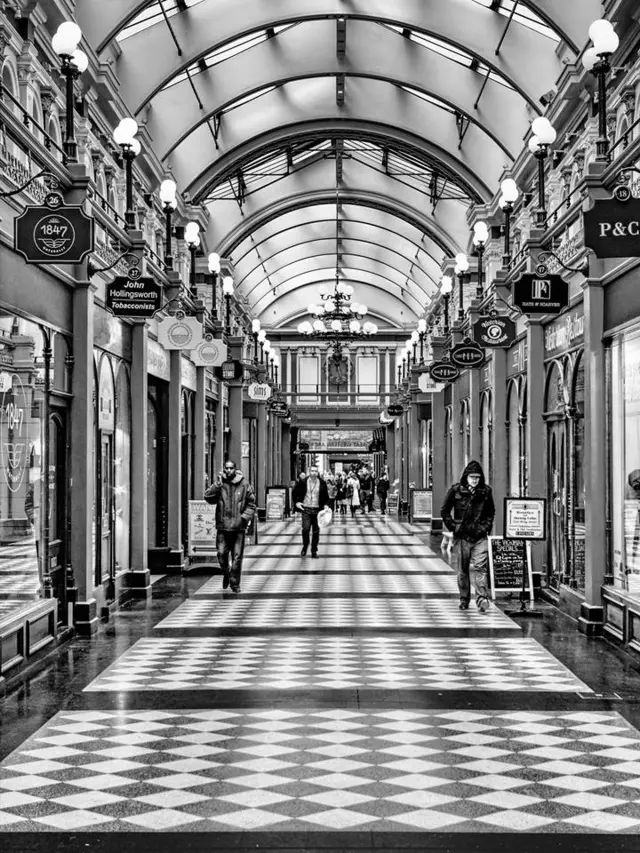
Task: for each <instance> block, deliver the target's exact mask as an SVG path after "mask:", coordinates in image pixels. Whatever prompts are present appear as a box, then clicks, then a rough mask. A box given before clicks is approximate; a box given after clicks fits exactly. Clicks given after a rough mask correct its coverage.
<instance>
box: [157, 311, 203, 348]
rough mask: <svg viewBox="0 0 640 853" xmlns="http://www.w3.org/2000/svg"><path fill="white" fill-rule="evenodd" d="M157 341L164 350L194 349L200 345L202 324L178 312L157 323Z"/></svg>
mask: <svg viewBox="0 0 640 853" xmlns="http://www.w3.org/2000/svg"><path fill="white" fill-rule="evenodd" d="M158 341H159V342H160V343H161V344H162V346H163V347H164V348H165V349H187V350H191V349H195V348H196V347H197V346H198V344H201V343H202V323H200V322H199V321H198V320H197V319H196V318H195V317H187V316H185V314H184V313H183V312H182V311H179V312H178V313H177V314H176V315H175V317H167V318H166V319H164V320H161V321H160V322H159V323H158Z"/></svg>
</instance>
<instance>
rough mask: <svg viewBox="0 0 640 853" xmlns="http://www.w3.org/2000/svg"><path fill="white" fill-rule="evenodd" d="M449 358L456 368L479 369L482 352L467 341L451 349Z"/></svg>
mask: <svg viewBox="0 0 640 853" xmlns="http://www.w3.org/2000/svg"><path fill="white" fill-rule="evenodd" d="M450 358H451V361H452V362H453V363H454V364H455V365H456V366H457V367H462V368H467V367H479V366H480V365H481V364H482V362H483V361H484V350H483V349H482V347H480V346H478V344H476V343H474V342H473V341H469V340H468V339H467V340H465V341H463V343H461V344H456V345H455V346H454V347H453V349H452V350H451V354H450Z"/></svg>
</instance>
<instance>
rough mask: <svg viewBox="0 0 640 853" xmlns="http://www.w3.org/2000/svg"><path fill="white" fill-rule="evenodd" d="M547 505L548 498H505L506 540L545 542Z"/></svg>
mask: <svg viewBox="0 0 640 853" xmlns="http://www.w3.org/2000/svg"><path fill="white" fill-rule="evenodd" d="M546 504H547V501H546V498H505V499H504V538H505V539H536V540H540V541H544V539H546V536H547V530H546V508H547V507H546Z"/></svg>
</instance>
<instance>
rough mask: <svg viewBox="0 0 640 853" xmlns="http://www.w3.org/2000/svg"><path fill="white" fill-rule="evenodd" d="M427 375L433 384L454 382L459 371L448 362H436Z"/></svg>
mask: <svg viewBox="0 0 640 853" xmlns="http://www.w3.org/2000/svg"><path fill="white" fill-rule="evenodd" d="M429 374H430V375H431V378H432V379H433V380H434V381H435V382H455V381H456V379H457V378H458V377H459V376H460V369H459V368H457V367H456V366H455V364H451V362H450V361H436V362H434V363H433V364H432V365H431V367H430V368H429Z"/></svg>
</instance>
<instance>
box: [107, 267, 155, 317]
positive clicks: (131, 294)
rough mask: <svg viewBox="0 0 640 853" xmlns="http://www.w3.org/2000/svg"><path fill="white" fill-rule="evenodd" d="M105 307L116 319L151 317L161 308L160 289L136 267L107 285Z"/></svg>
mask: <svg viewBox="0 0 640 853" xmlns="http://www.w3.org/2000/svg"><path fill="white" fill-rule="evenodd" d="M105 294H106V295H105V305H106V307H107V308H108V309H109V311H111V313H112V314H114V315H115V316H116V317H141V318H149V317H153V315H154V314H155V313H156V311H159V310H160V308H161V307H162V287H161V285H159V284H156V282H155V281H154V280H153V279H152V278H150V277H149V276H140V273H139V269H138V267H133V268H132V269H130V270H129V274H128V275H119V276H116V278H114V280H113V281H110V282H108V283H107V286H106V291H105Z"/></svg>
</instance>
